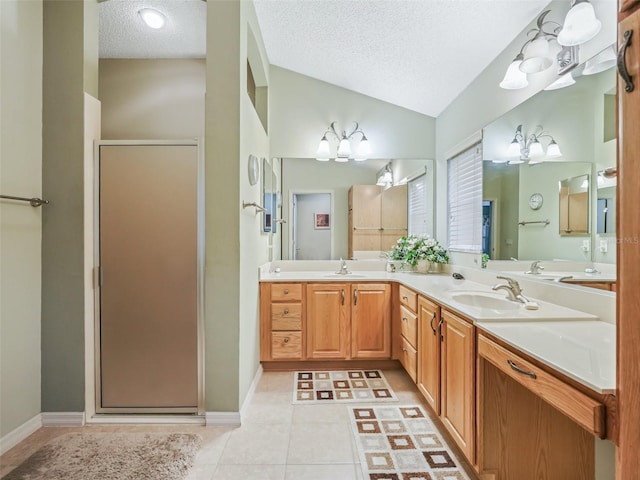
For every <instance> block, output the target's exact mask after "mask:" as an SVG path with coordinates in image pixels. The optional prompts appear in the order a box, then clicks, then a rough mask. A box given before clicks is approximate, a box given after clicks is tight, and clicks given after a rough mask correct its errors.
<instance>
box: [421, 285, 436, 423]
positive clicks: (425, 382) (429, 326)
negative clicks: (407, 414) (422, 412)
mask: <svg viewBox="0 0 640 480" xmlns="http://www.w3.org/2000/svg"><path fill="white" fill-rule="evenodd" d="M440 327H441V325H440V307H438V306H437V305H436V304H434V303H431V302H430V301H428V300H427V299H425V298H424V297H418V380H417V382H416V383H417V384H418V389H419V390H420V392H422V395H423V396H424V398H425V399H426V400H427V403H428V404H429V405H430V406H431V408H432V409H433V411H434V412H435V413H436V414H437V415H440V342H441V340H440V338H441V335H440Z"/></svg>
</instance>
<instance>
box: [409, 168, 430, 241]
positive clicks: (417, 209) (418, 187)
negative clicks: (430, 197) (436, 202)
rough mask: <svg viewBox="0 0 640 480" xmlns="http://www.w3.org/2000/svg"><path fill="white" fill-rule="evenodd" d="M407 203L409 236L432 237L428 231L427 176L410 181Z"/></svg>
mask: <svg viewBox="0 0 640 480" xmlns="http://www.w3.org/2000/svg"><path fill="white" fill-rule="evenodd" d="M407 185H408V189H409V190H408V192H407V201H408V213H409V225H408V233H409V235H426V234H429V235H431V232H428V231H427V175H425V174H423V175H420V176H419V177H416V178H414V179H413V180H411V181H409V183H408V184H407Z"/></svg>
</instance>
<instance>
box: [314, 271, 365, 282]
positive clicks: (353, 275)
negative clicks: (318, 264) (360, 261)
mask: <svg viewBox="0 0 640 480" xmlns="http://www.w3.org/2000/svg"><path fill="white" fill-rule="evenodd" d="M322 276H323V277H324V278H344V279H345V280H349V279H350V278H365V277H366V275H361V274H359V273H346V274H342V273H327V274H325V275H322Z"/></svg>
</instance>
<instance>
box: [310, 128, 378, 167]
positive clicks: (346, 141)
mask: <svg viewBox="0 0 640 480" xmlns="http://www.w3.org/2000/svg"><path fill="white" fill-rule="evenodd" d="M336 123H337V122H331V125H329V128H328V129H327V130H326V131H325V132H324V135H322V138H321V139H320V144H319V145H318V150H317V151H316V160H319V161H321V162H328V161H329V159H330V158H331V156H332V155H331V148H330V147H331V146H330V145H329V139H328V138H327V134H330V136H333V137H335V138H336V139H337V140H338V150H337V152H336V156H335V161H336V162H348V161H349V159H350V158H352V159H353V160H355V161H356V162H361V161H364V160H366V159H367V158H368V157H369V155H371V145H369V140H367V137H366V135H365V134H364V132H363V131H362V129H360V126H359V125H358V122H354V124H355V126H354V128H353V130H352V131H351V133H349V134H348V135H347V132H346V131H345V130H343V131H342V133H341V134H340V135H338V132H336V128H335V125H336ZM356 134H360V135H361V138H360V142H359V143H358V148H357V151H356V156H355V157H353V156H352V154H351V142H350V140H351V137H353V136H354V135H356Z"/></svg>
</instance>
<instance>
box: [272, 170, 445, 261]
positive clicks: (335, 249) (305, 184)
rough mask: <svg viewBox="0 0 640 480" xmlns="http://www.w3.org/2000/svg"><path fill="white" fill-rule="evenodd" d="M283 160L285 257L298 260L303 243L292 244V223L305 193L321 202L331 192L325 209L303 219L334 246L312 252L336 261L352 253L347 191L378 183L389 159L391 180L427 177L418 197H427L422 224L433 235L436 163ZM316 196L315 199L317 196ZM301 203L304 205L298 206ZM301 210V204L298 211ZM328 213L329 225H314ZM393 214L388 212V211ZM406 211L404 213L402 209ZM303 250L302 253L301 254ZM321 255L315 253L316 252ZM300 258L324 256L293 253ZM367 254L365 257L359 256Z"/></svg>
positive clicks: (283, 254) (283, 242)
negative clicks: (296, 201) (316, 217)
mask: <svg viewBox="0 0 640 480" xmlns="http://www.w3.org/2000/svg"><path fill="white" fill-rule="evenodd" d="M280 160H281V162H282V216H281V217H280V218H281V219H283V220H285V221H286V223H284V224H282V225H281V228H280V230H279V236H280V238H281V241H282V259H285V260H289V259H293V258H294V254H295V253H299V252H300V251H297V252H296V249H299V248H300V249H301V248H303V246H301V245H296V244H294V243H295V242H294V237H295V234H296V233H299V232H296V231H294V229H295V227H296V222H293V216H294V215H295V214H296V213H295V212H294V207H293V200H294V197H298V198H302V197H303V196H305V195H307V196H308V198H309V199H310V200H317V201H320V200H321V198H320V197H324V196H325V195H326V196H328V198H329V200H326V205H325V206H324V207H323V209H322V211H320V210H318V211H312V212H310V213H309V212H307V215H306V216H305V217H304V219H303V221H305V222H307V223H309V222H313V224H312V227H311V228H310V230H311V231H312V233H314V234H316V235H318V236H321V235H322V236H323V240H322V241H323V242H325V244H326V243H327V242H328V243H329V244H330V247H331V248H326V249H322V250H321V249H317V250H316V251H315V253H314V255H315V254H319V252H320V251H322V252H325V253H323V257H322V258H323V259H331V260H337V259H339V258H349V255H348V251H349V249H348V238H349V235H348V230H349V226H348V225H349V223H348V222H349V206H348V191H349V188H350V187H351V186H352V185H375V184H376V183H377V182H378V174H379V172H380V171H381V170H383V169H384V168H385V166H386V165H387V164H389V163H391V169H392V172H393V184H406V183H407V182H408V181H409V180H412V179H414V180H415V179H416V178H419V177H421V176H423V178H422V179H423V180H424V182H421V188H420V189H419V191H416V195H422V196H424V199H425V201H424V205H425V208H424V210H423V211H421V212H418V215H419V216H420V218H419V221H418V223H419V224H420V228H421V229H423V230H424V231H425V232H427V233H429V234H431V235H433V233H434V230H433V228H434V218H435V217H434V202H435V192H434V183H433V182H434V163H435V162H434V161H433V160H420V159H369V160H367V161H365V162H354V161H349V162H346V163H335V162H333V161H329V162H318V161H317V160H315V159H311V158H283V159H280ZM316 197H317V198H316ZM298 206H300V204H299V205H298ZM297 211H298V212H303V213H304V210H303V209H302V208H298V209H297ZM318 213H320V214H328V218H329V224H328V226H327V227H324V226H321V227H318V228H316V226H315V214H318ZM387 213H389V212H387ZM402 215H406V213H402ZM303 253H304V252H303ZM379 254H380V251H379V250H378V251H377V252H376V253H372V255H374V257H373V258H378V257H379ZM316 256H317V255H316ZM295 258H297V259H299V260H303V259H309V260H310V259H320V258H315V257H313V258H307V257H306V255H295ZM358 258H364V257H358Z"/></svg>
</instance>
